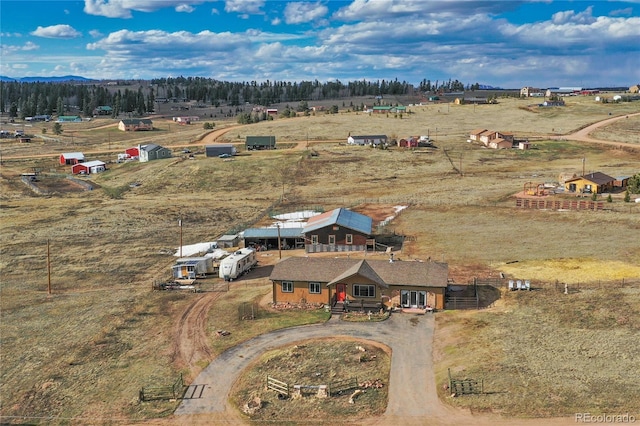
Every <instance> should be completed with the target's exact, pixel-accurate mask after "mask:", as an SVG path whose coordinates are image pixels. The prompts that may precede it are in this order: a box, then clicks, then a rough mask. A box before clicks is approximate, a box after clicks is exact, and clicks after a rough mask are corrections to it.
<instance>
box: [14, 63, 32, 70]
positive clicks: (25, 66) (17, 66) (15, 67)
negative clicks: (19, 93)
mask: <svg viewBox="0 0 640 426" xmlns="http://www.w3.org/2000/svg"><path fill="white" fill-rule="evenodd" d="M11 68H13V69H16V70H26V69H28V68H29V65H27V64H13V65H11Z"/></svg>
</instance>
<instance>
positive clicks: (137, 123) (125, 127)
mask: <svg viewBox="0 0 640 426" xmlns="http://www.w3.org/2000/svg"><path fill="white" fill-rule="evenodd" d="M118 129H119V130H122V131H123V132H135V131H138V130H153V122H152V121H151V120H149V119H148V118H127V119H124V120H120V123H118Z"/></svg>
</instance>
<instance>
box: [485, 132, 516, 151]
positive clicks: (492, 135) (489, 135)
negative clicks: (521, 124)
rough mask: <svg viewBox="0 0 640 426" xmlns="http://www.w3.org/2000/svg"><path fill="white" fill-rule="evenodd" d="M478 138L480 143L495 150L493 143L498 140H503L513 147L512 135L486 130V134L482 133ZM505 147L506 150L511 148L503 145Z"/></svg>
mask: <svg viewBox="0 0 640 426" xmlns="http://www.w3.org/2000/svg"><path fill="white" fill-rule="evenodd" d="M478 136H479V140H480V142H482V143H483V144H484V146H487V147H490V148H494V147H493V146H491V143H492V142H494V141H496V140H498V139H503V140H505V141H507V142H509V143H510V144H512V145H513V134H512V133H506V132H496V131H495V130H485V131H484V132H482V133H480V134H479V135H478ZM503 145H505V146H504V148H511V146H508V147H507V146H506V144H503Z"/></svg>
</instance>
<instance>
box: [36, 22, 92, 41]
mask: <svg viewBox="0 0 640 426" xmlns="http://www.w3.org/2000/svg"><path fill="white" fill-rule="evenodd" d="M31 35H34V36H37V37H44V38H78V37H82V33H80V32H78V31H76V30H75V29H74V28H73V27H72V26H71V25H66V24H59V25H51V26H49V27H40V26H39V27H38V28H36V30H35V31H32V32H31Z"/></svg>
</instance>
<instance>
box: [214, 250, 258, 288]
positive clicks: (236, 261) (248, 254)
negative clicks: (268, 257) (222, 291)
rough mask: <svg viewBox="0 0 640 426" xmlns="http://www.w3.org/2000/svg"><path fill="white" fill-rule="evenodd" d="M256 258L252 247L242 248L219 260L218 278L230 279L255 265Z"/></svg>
mask: <svg viewBox="0 0 640 426" xmlns="http://www.w3.org/2000/svg"><path fill="white" fill-rule="evenodd" d="M257 263H258V260H257V258H256V252H255V250H254V249H252V248H242V249H240V250H237V251H235V252H234V253H233V254H232V255H231V256H227V257H225V258H224V259H222V260H221V261H220V278H223V279H224V280H225V281H232V280H235V279H236V278H238V277H239V276H240V275H242V274H244V273H245V272H248V271H249V270H251V268H253V267H254V266H256V264H257Z"/></svg>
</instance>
